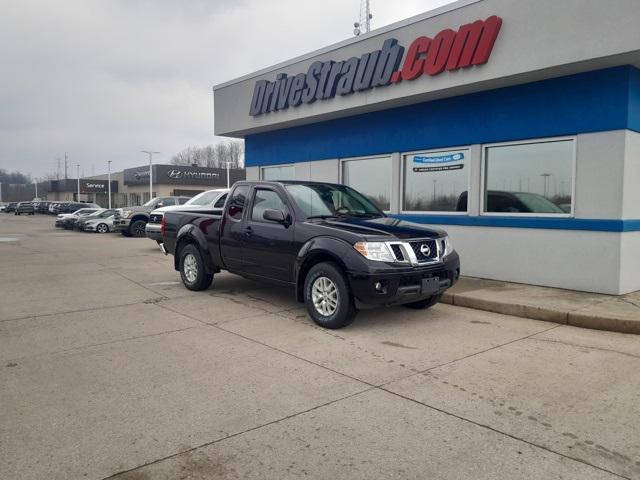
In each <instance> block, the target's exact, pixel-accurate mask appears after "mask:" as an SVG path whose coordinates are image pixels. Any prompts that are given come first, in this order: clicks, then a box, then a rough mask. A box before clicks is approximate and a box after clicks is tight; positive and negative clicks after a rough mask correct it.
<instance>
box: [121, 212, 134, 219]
mask: <svg viewBox="0 0 640 480" xmlns="http://www.w3.org/2000/svg"><path fill="white" fill-rule="evenodd" d="M132 213H133V212H132V211H131V210H124V211H123V212H122V218H129V215H131V214H132Z"/></svg>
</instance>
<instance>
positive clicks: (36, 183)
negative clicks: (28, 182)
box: [33, 178, 38, 198]
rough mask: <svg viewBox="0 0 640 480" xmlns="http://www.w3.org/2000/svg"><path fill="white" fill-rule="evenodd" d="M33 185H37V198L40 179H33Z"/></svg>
mask: <svg viewBox="0 0 640 480" xmlns="http://www.w3.org/2000/svg"><path fill="white" fill-rule="evenodd" d="M33 185H34V186H35V187H36V196H35V198H38V179H37V178H36V179H35V180H34V181H33Z"/></svg>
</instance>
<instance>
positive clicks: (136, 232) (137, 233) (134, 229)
mask: <svg viewBox="0 0 640 480" xmlns="http://www.w3.org/2000/svg"><path fill="white" fill-rule="evenodd" d="M146 226H147V222H145V221H144V220H136V221H135V222H133V223H132V224H131V226H130V227H129V232H130V233H131V236H133V237H144V236H146V235H147V234H146V232H145V227H146Z"/></svg>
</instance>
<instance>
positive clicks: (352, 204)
mask: <svg viewBox="0 0 640 480" xmlns="http://www.w3.org/2000/svg"><path fill="white" fill-rule="evenodd" d="M285 188H286V189H287V191H288V192H289V193H290V194H291V196H292V197H293V200H294V201H295V202H296V205H298V207H299V208H300V210H302V211H303V212H304V214H305V215H306V216H307V218H323V217H339V216H352V217H384V214H383V213H382V212H381V211H380V210H379V209H378V207H376V206H375V205H374V204H373V203H371V201H370V200H368V199H367V198H366V197H364V196H363V195H361V194H360V193H358V192H356V191H355V190H354V189H353V188H350V187H347V186H345V185H327V184H322V183H318V184H306V185H305V184H290V185H286V186H285Z"/></svg>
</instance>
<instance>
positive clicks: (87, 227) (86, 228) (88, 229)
mask: <svg viewBox="0 0 640 480" xmlns="http://www.w3.org/2000/svg"><path fill="white" fill-rule="evenodd" d="M82 231H83V232H95V231H96V225H83V226H82Z"/></svg>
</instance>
